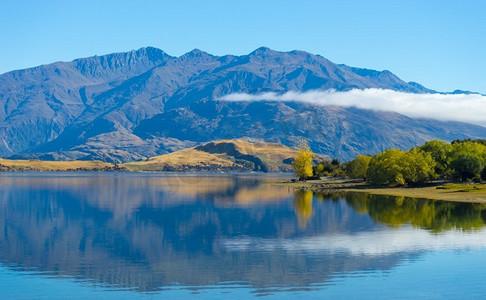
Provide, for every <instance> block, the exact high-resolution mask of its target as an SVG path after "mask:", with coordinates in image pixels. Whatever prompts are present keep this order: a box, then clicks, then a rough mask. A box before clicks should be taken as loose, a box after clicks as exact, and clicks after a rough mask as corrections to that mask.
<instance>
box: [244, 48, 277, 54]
mask: <svg viewBox="0 0 486 300" xmlns="http://www.w3.org/2000/svg"><path fill="white" fill-rule="evenodd" d="M277 53H278V52H277V51H275V50H272V49H270V48H268V47H260V48H258V49H255V50H254V51H253V52H251V53H250V56H268V55H273V54H277Z"/></svg>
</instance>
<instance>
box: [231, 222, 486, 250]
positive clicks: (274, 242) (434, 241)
mask: <svg viewBox="0 0 486 300" xmlns="http://www.w3.org/2000/svg"><path fill="white" fill-rule="evenodd" d="M222 245H223V247H224V248H225V249H226V250H228V251H247V250H252V251H255V250H257V251H270V252H273V251H276V250H282V251H286V252H310V253H322V252H324V253H349V254H352V255H368V256H380V255H389V254H394V253H403V252H416V251H429V250H443V249H453V250H466V249H482V248H486V232H485V231H480V232H464V231H460V230H451V231H447V232H445V233H443V234H431V233H429V232H427V231H425V230H421V229H413V228H410V227H405V228H402V229H399V230H381V231H371V232H361V233H357V234H346V233H335V234H329V235H324V236H314V237H303V238H294V239H274V238H267V239H266V238H248V237H242V238H234V239H228V240H224V241H222Z"/></svg>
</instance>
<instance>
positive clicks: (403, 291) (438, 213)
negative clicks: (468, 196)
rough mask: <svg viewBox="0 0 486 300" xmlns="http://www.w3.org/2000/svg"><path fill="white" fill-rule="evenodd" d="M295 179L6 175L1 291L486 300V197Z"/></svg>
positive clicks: (0, 193)
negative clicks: (316, 187)
mask: <svg viewBox="0 0 486 300" xmlns="http://www.w3.org/2000/svg"><path fill="white" fill-rule="evenodd" d="M283 178H286V177H285V176H277V175H269V176H262V175H259V176H257V175H197V176H196V175H167V174H93V173H89V174H71V173H65V174H62V173H58V174H1V175H0V298H1V299H33V298H35V299H65V298H71V299H72V298H78V299H85V298H102V297H103V298H114V299H133V298H164V299H178V298H181V299H185V298H207V299H227V298H237V299H241V298H249V297H259V298H261V299H273V298H278V299H282V298H299V297H300V298H305V299H312V298H316V299H322V298H331V299H334V298H357V297H359V298H364V299H368V298H369V299H376V298H394V299H397V298H407V299H411V298H456V299H474V298H478V299H479V298H485V297H486V289H485V288H484V283H485V282H486V271H485V270H486V231H485V229H484V226H485V220H486V205H479V204H457V203H449V202H440V201H430V200H418V199H408V198H403V197H401V198H400V197H388V196H370V195H366V194H361V193H348V194H344V193H333V194H326V195H323V194H315V193H312V192H294V191H293V190H292V189H289V188H288V187H285V186H273V185H268V184H265V182H266V181H268V180H279V179H283Z"/></svg>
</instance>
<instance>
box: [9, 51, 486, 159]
mask: <svg viewBox="0 0 486 300" xmlns="http://www.w3.org/2000/svg"><path fill="white" fill-rule="evenodd" d="M365 88H381V89H391V90H396V91H404V92H410V93H435V91H433V90H430V89H427V88H425V87H423V86H421V85H420V84H417V83H414V82H410V83H407V82H404V81H403V80H401V79H400V78H398V77H397V76H395V75H394V74H393V73H391V72H389V71H386V70H385V71H376V70H369V69H361V68H355V67H349V66H346V65H338V64H334V63H333V62H331V61H329V60H327V59H325V58H324V57H322V56H319V55H313V54H310V53H307V52H303V51H290V52H278V51H273V50H271V49H268V48H259V49H257V50H255V51H253V52H252V53H250V54H248V55H242V56H233V55H226V56H213V55H211V54H208V53H206V52H203V51H201V50H197V49H195V50H193V51H191V52H189V53H186V54H185V55H182V56H180V57H172V56H170V55H167V54H166V53H164V52H163V51H162V50H160V49H156V48H152V47H147V48H141V49H139V50H137V51H131V52H126V53H115V54H109V55H104V56H94V57H89V58H81V59H77V60H74V61H72V62H57V63H53V64H49V65H43V66H39V67H35V68H30V69H25V70H18V71H12V72H8V73H5V74H2V75H0V104H1V105H0V156H1V157H11V158H15V159H43V160H66V159H69V160H101V161H107V162H127V161H133V160H142V159H146V158H147V157H151V156H156V155H161V154H166V153H170V152H173V151H176V150H180V149H184V148H187V147H193V146H196V145H199V144H201V143H205V142H210V141H214V140H220V139H239V138H250V139H251V138H256V139H260V140H263V141H267V142H276V143H281V144H284V145H287V146H295V145H296V144H297V142H298V141H299V140H300V139H301V138H305V139H307V140H308V141H309V144H310V145H311V147H312V150H313V151H314V152H317V153H322V154H326V155H329V156H332V157H337V158H340V159H341V160H346V159H349V158H351V157H353V156H355V155H356V154H358V153H364V154H366V153H370V154H374V153H377V152H380V151H383V150H384V149H387V148H391V147H398V148H402V149H408V148H411V147H413V146H416V145H418V144H422V143H423V142H425V141H427V140H429V139H433V138H439V139H443V140H454V139H464V138H485V137H486V128H484V127H480V126H474V125H470V124H465V123H458V122H440V121H434V120H423V119H411V118H408V117H405V116H403V115H399V114H396V113H387V112H375V111H367V110H361V109H356V108H339V107H321V106H315V105H311V104H303V103H297V102H292V101H289V102H285V103H283V102H282V103H276V102H271V101H262V102H258V103H252V102H225V101H219V100H217V99H219V98H220V97H221V96H224V95H227V94H231V93H235V92H239V93H251V94H256V93H261V92H270V91H272V92H277V93H283V92H286V91H309V90H327V89H335V90H338V91H345V90H351V89H365Z"/></svg>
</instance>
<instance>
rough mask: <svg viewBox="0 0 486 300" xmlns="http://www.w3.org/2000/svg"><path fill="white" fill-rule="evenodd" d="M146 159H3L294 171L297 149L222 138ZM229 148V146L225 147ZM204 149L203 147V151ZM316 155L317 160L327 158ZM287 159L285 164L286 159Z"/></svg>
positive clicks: (79, 167)
mask: <svg viewBox="0 0 486 300" xmlns="http://www.w3.org/2000/svg"><path fill="white" fill-rule="evenodd" d="M201 147H203V148H198V147H192V148H187V149H183V150H180V151H176V152H173V153H169V154H165V155H160V156H154V157H151V158H148V159H146V160H143V161H136V162H128V163H123V164H118V165H114V164H111V163H106V162H101V161H41V160H8V159H0V170H1V171H14V172H15V171H44V172H55V171H114V170H118V171H135V172H143V171H191V172H194V171H214V172H218V171H224V172H228V171H252V169H251V164H252V160H254V161H259V162H261V163H262V164H263V165H264V166H265V168H266V171H268V172H291V171H292V166H291V164H290V163H289V160H290V159H292V158H293V157H294V155H295V150H294V149H292V148H289V147H286V146H283V145H281V144H277V143H265V142H249V141H245V140H220V141H215V142H211V143H206V144H204V145H202V146H201ZM226 148H227V149H226ZM201 149H204V150H201ZM324 158H325V157H324V156H320V155H318V156H317V159H324ZM284 160H286V163H285V162H284Z"/></svg>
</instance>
